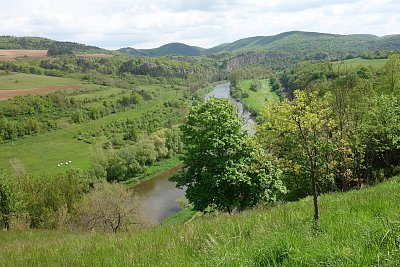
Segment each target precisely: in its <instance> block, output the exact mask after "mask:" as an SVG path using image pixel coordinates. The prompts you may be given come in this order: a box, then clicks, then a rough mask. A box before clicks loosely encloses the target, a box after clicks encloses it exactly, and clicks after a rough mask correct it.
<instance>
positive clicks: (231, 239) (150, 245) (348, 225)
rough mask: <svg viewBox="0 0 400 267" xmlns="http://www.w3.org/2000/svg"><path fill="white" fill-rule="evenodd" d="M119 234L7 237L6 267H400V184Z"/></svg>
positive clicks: (1, 247)
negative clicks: (315, 214) (316, 218)
mask: <svg viewBox="0 0 400 267" xmlns="http://www.w3.org/2000/svg"><path fill="white" fill-rule="evenodd" d="M320 206H321V228H320V230H319V231H315V230H314V229H313V227H312V199H311V198H307V199H304V200H300V201H298V202H294V203H288V204H281V205H278V206H276V207H273V208H259V209H257V210H253V211H247V212H243V213H241V214H237V215H232V216H228V215H220V216H201V217H200V218H198V219H195V220H193V221H191V222H190V223H186V224H184V225H175V226H158V227H156V228H154V229H149V230H145V231H139V232H136V233H121V234H117V235H101V234H78V233H70V232H62V231H27V232H13V231H12V232H3V233H1V235H0V265H1V266H61V265H62V266H399V265H400V250H399V248H400V177H397V178H392V179H391V180H389V181H387V182H384V183H382V184H379V185H377V186H374V187H367V188H363V189H361V190H354V191H351V192H347V193H332V194H327V195H323V196H321V197H320Z"/></svg>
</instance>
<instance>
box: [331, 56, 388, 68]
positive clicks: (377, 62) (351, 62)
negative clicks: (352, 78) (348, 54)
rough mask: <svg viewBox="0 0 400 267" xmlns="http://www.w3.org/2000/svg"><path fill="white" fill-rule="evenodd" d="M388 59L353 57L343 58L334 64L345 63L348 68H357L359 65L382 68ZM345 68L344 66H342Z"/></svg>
mask: <svg viewBox="0 0 400 267" xmlns="http://www.w3.org/2000/svg"><path fill="white" fill-rule="evenodd" d="M386 61H387V59H363V58H352V59H347V60H342V61H335V62H333V64H334V65H335V66H340V65H341V64H344V66H346V67H347V68H350V69H351V68H355V67H357V66H371V67H372V68H373V69H375V70H376V69H379V68H382V67H383V66H384V65H385V63H386ZM342 62H343V63H342ZM341 68H342V69H343V67H341Z"/></svg>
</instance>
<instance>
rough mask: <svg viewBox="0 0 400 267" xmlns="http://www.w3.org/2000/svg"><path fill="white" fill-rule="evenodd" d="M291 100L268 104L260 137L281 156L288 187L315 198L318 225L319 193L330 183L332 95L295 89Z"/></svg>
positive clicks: (297, 194)
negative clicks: (305, 186) (321, 95)
mask: <svg viewBox="0 0 400 267" xmlns="http://www.w3.org/2000/svg"><path fill="white" fill-rule="evenodd" d="M294 96H295V97H294V99H293V101H291V102H289V101H288V100H285V101H283V102H281V104H278V105H273V106H269V107H267V108H266V110H265V112H264V117H265V122H264V123H263V125H262V126H261V128H260V130H259V137H260V138H261V139H262V140H264V143H265V144H266V146H267V147H269V148H270V149H272V150H274V152H275V153H276V154H277V155H278V156H279V157H280V158H281V159H282V160H283V161H282V162H283V163H284V164H283V165H284V166H285V170H286V172H287V174H289V177H290V179H292V180H291V181H288V185H289V190H292V191H297V192H296V196H302V195H308V194H309V193H310V190H309V189H308V188H304V185H307V186H308V187H309V188H310V189H311V193H312V195H313V198H314V223H315V226H318V225H319V208H318V193H319V190H320V188H321V187H322V188H329V187H331V186H333V184H334V183H333V169H334V167H335V160H334V159H333V152H334V146H335V144H334V142H332V139H331V138H330V136H331V134H332V129H333V128H334V126H335V125H334V120H333V115H332V109H331V95H330V94H329V93H327V94H326V95H325V96H324V97H322V98H320V97H318V95H317V94H316V93H315V92H309V93H307V92H304V91H295V92H294Z"/></svg>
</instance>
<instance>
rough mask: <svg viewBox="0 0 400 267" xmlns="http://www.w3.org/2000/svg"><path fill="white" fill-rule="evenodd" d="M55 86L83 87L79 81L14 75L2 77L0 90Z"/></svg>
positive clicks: (23, 74) (22, 74) (42, 76)
mask: <svg viewBox="0 0 400 267" xmlns="http://www.w3.org/2000/svg"><path fill="white" fill-rule="evenodd" d="M53 86H54V87H55V86H83V83H82V82H81V81H79V80H75V79H70V78H60V77H52V76H45V75H33V74H25V73H14V74H6V75H1V76H0V90H19V89H32V88H41V87H53Z"/></svg>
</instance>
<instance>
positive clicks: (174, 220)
mask: <svg viewBox="0 0 400 267" xmlns="http://www.w3.org/2000/svg"><path fill="white" fill-rule="evenodd" d="M197 214H198V212H197V211H194V210H193V209H192V208H190V207H188V208H185V209H183V210H180V211H178V212H177V213H175V214H174V215H172V216H170V217H168V218H167V219H165V220H164V221H162V222H161V225H176V224H182V223H185V222H188V221H190V220H191V219H194V217H195V215H197Z"/></svg>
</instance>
